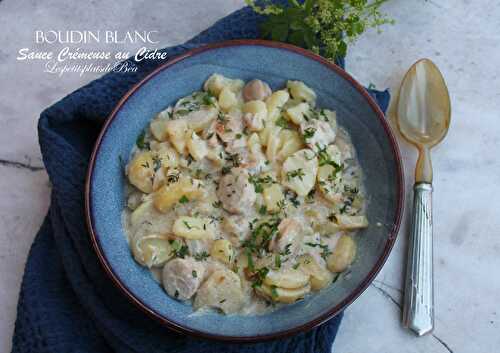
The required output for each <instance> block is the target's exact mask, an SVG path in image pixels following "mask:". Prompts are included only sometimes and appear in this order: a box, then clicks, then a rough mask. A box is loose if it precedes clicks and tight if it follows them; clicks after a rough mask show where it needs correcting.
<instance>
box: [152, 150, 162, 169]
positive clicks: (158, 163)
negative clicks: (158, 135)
mask: <svg viewBox="0 0 500 353" xmlns="http://www.w3.org/2000/svg"><path fill="white" fill-rule="evenodd" d="M152 159H153V170H154V171H155V173H156V172H157V171H158V170H159V169H160V168H161V158H160V157H159V156H158V155H157V154H155V155H153V157H152Z"/></svg>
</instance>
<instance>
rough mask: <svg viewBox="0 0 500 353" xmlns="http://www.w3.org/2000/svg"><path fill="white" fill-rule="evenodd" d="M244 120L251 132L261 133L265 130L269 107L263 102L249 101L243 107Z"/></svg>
mask: <svg viewBox="0 0 500 353" xmlns="http://www.w3.org/2000/svg"><path fill="white" fill-rule="evenodd" d="M243 113H244V115H243V120H244V121H245V124H246V126H247V128H248V129H249V130H250V131H260V130H262V129H263V128H264V121H265V120H266V118H267V107H266V104H265V103H264V102H263V101H257V100H255V101H249V102H246V103H245V105H244V106H243Z"/></svg>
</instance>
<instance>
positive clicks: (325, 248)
mask: <svg viewBox="0 0 500 353" xmlns="http://www.w3.org/2000/svg"><path fill="white" fill-rule="evenodd" d="M305 244H306V245H307V246H311V247H313V248H314V247H319V248H321V249H322V250H323V251H322V252H321V257H322V258H323V259H325V260H326V259H327V258H328V256H329V255H330V254H331V253H332V252H331V251H330V248H328V245H325V244H320V243H305Z"/></svg>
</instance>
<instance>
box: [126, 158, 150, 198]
mask: <svg viewBox="0 0 500 353" xmlns="http://www.w3.org/2000/svg"><path fill="white" fill-rule="evenodd" d="M154 174H155V172H154V164H153V154H152V153H151V152H150V151H144V152H138V153H136V154H135V155H134V158H133V159H132V160H131V161H130V162H129V164H128V165H127V176H128V180H129V181H130V184H132V185H134V186H135V187H136V188H138V189H139V190H141V191H142V192H144V193H146V194H148V193H150V192H151V191H153V178H154Z"/></svg>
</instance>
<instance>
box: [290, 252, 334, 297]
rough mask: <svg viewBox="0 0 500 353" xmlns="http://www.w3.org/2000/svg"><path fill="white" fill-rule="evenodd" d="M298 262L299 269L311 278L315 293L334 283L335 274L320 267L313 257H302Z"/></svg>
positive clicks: (307, 255)
mask: <svg viewBox="0 0 500 353" xmlns="http://www.w3.org/2000/svg"><path fill="white" fill-rule="evenodd" d="M298 262H299V267H298V269H299V270H300V271H302V272H304V273H306V274H308V275H309V276H310V281H311V289H312V290H313V291H318V290H320V289H322V288H324V287H326V286H328V285H329V284H330V283H332V281H333V274H332V273H331V272H330V271H328V270H327V269H326V268H323V267H321V266H320V265H318V262H317V261H316V260H315V259H314V257H312V256H311V255H309V254H306V255H302V256H301V257H300V258H299V261H298Z"/></svg>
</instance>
